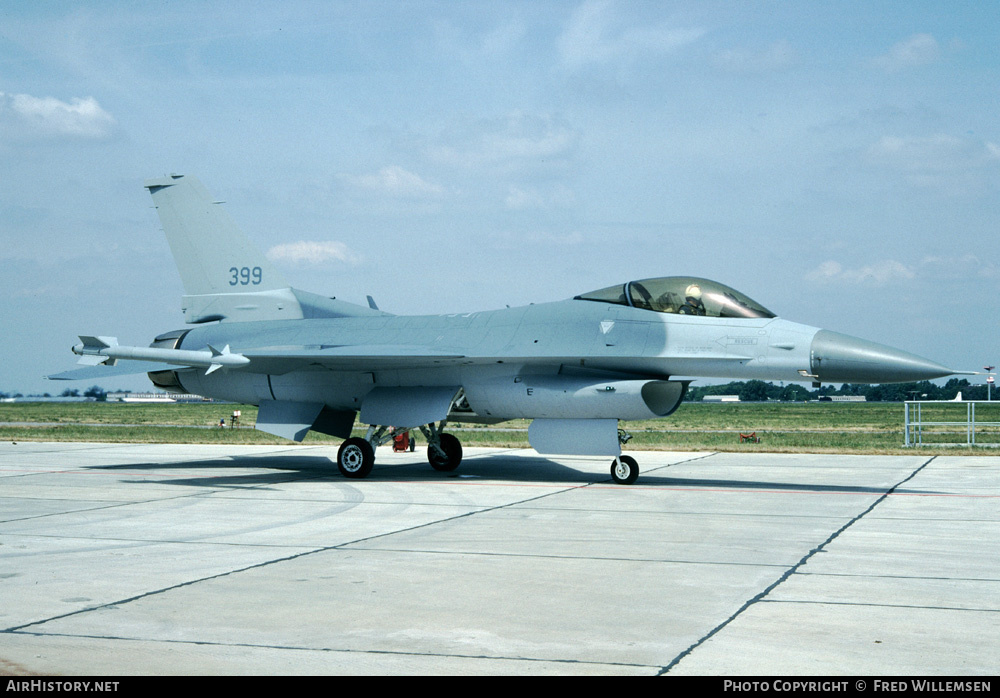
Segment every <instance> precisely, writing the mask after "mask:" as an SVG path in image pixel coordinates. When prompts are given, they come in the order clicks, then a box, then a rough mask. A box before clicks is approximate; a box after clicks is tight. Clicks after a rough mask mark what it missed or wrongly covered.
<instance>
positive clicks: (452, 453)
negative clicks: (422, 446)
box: [427, 434, 462, 473]
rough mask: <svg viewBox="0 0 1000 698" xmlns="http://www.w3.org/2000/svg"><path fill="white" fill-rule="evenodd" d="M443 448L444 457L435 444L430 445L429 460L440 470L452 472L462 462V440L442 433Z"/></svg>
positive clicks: (428, 448)
mask: <svg viewBox="0 0 1000 698" xmlns="http://www.w3.org/2000/svg"><path fill="white" fill-rule="evenodd" d="M441 450H442V451H444V456H443V457H442V456H441V453H440V452H439V451H438V450H437V449H436V448H434V446H433V445H429V446H428V447H427V460H428V462H429V463H430V464H431V467H432V468H434V469H435V470H437V471H438V472H442V473H450V472H451V471H452V470H454V469H455V468H457V467H458V464H459V463H461V462H462V442H461V441H459V440H458V439H456V438H455V437H454V436H452V435H451V434H441Z"/></svg>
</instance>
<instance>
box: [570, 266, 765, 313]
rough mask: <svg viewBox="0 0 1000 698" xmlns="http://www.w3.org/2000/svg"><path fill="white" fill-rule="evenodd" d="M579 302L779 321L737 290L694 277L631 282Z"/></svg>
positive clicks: (603, 289)
mask: <svg viewBox="0 0 1000 698" xmlns="http://www.w3.org/2000/svg"><path fill="white" fill-rule="evenodd" d="M577 298H578V299H580V300H585V301H600V302H603V303H617V304H619V305H630V306H632V307H634V308H642V309H644V310H653V311H656V312H658V313H676V314H679V315H703V316H706V317H748V318H749V317H763V318H771V317H775V315H774V313H772V312H771V311H770V310H768V309H767V308H765V307H764V306H762V305H761V304H760V303H758V302H757V301H755V300H753V299H752V298H750V297H749V296H746V295H744V294H742V293H740V292H739V291H737V290H736V289H732V288H730V287H728V286H726V285H724V284H720V283H718V282H717V281H710V280H709V279H700V278H698V277H694V276H663V277H660V278H656V279H642V280H640V281H630V282H629V283H627V284H621V285H619V286H609V287H608V288H602V289H600V290H598V291H591V292H590V293H584V294H582V295H579V296H577Z"/></svg>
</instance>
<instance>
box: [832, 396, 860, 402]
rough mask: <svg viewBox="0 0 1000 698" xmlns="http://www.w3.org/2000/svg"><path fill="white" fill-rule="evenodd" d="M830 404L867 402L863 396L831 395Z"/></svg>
mask: <svg viewBox="0 0 1000 698" xmlns="http://www.w3.org/2000/svg"><path fill="white" fill-rule="evenodd" d="M830 402H868V398H866V397H865V396H864V395H831V396H830Z"/></svg>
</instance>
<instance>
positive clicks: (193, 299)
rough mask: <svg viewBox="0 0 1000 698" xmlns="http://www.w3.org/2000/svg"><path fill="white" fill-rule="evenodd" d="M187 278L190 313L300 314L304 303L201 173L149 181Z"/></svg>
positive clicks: (205, 317) (248, 317)
mask: <svg viewBox="0 0 1000 698" xmlns="http://www.w3.org/2000/svg"><path fill="white" fill-rule="evenodd" d="M146 188H147V189H149V193H150V194H151V195H152V197H153V204H155V206H156V212H157V214H159V216H160V222H161V223H162V224H163V232H164V233H165V234H166V236H167V242H168V243H169V244H170V251H171V252H172V253H173V255H174V261H175V262H176V263H177V271H178V272H180V275H181V283H183V284H184V291H185V295H184V298H183V299H182V307H183V310H184V319H185V320H187V321H188V322H192V323H197V322H209V321H212V320H231V321H252V320H295V319H299V318H302V317H303V310H302V306H301V305H300V304H299V302H298V299H297V298H296V296H295V293H294V291H293V290H292V289H291V288H290V287H289V286H288V283H287V282H285V279H284V278H283V277H282V276H281V274H280V273H279V272H278V270H277V269H275V268H274V267H273V266H272V265H271V263H270V261H268V259H267V257H265V256H264V255H263V254H261V252H260V250H258V249H257V248H256V247H254V246H253V244H251V243H250V241H249V240H247V238H246V236H245V235H244V234H243V233H242V232H241V231H240V229H239V228H237V227H236V223H235V222H233V219H232V218H230V217H229V214H228V213H226V211H225V209H224V208H223V207H222V202H220V201H215V200H214V199H213V198H212V197H211V196H210V195H209V193H208V190H206V189H205V187H203V186H202V184H201V182H199V181H198V180H197V179H196V178H195V177H186V176H184V175H168V176H166V177H159V178H157V179H150V180H147V181H146Z"/></svg>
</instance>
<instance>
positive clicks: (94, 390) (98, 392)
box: [0, 385, 124, 402]
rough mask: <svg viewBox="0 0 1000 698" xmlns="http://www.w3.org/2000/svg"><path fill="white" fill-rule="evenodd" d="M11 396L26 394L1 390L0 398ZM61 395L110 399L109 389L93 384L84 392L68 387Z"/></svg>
mask: <svg viewBox="0 0 1000 698" xmlns="http://www.w3.org/2000/svg"><path fill="white" fill-rule="evenodd" d="M123 392H124V391H123ZM9 397H15V398H22V397H24V395H23V394H21V393H5V392H3V391H2V390H0V399H4V398H9ZM28 397H52V395H51V394H50V393H43V394H41V395H29V396H28ZM59 397H92V398H94V399H95V400H97V401H98V402H105V401H106V400H107V399H108V391H107V390H105V389H104V388H102V387H101V386H99V385H92V386H90V387H89V388H87V389H86V390H84V391H83V392H82V393H81V392H80V391H79V390H78V389H77V388H66V390H64V391H62V392H61V393H59Z"/></svg>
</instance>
